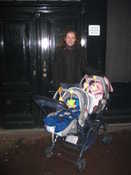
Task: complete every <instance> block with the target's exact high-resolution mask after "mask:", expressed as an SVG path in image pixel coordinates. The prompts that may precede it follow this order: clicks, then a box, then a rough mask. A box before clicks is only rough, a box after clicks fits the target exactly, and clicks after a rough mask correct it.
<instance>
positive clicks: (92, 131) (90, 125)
mask: <svg viewBox="0 0 131 175" xmlns="http://www.w3.org/2000/svg"><path fill="white" fill-rule="evenodd" d="M105 110H107V107H106V106H105ZM103 112H104V110H103V111H101V112H100V113H98V114H96V113H93V114H89V115H88V118H87V119H86V121H85V125H84V127H81V126H80V124H79V122H78V119H77V130H78V137H79V138H81V141H80V143H78V144H72V143H69V142H66V141H65V137H62V138H61V137H59V136H58V135H56V134H55V133H52V135H51V139H52V143H51V145H49V146H48V147H47V148H46V150H45V156H46V157H47V158H51V157H52V156H53V155H54V153H55V147H56V144H57V142H58V141H59V142H61V143H63V142H64V143H65V142H66V146H67V148H68V147H69V148H71V150H72V149H73V150H76V149H77V150H78V151H79V154H78V155H77V159H76V160H75V161H74V160H72V162H73V163H74V164H75V165H76V166H77V168H78V170H79V171H80V172H82V171H83V170H84V169H85V167H86V160H85V158H84V154H85V153H86V152H87V151H88V149H89V148H90V147H91V145H92V144H94V143H95V141H96V138H97V136H99V134H100V129H102V130H103V138H102V143H104V144H109V143H111V141H112V138H111V136H110V135H109V134H108V132H107V124H106V123H105V121H104V119H103ZM85 131H86V132H85Z"/></svg>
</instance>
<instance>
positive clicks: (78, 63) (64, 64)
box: [52, 45, 87, 83]
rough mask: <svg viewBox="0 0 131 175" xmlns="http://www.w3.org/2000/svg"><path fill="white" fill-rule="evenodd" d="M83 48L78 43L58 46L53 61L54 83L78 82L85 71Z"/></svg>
mask: <svg viewBox="0 0 131 175" xmlns="http://www.w3.org/2000/svg"><path fill="white" fill-rule="evenodd" d="M84 52H85V50H84V48H82V47H81V46H80V45H75V46H73V47H69V48H68V47H66V46H65V47H59V48H57V49H56V53H55V59H54V62H53V69H52V70H53V72H52V76H53V81H54V82H56V83H78V82H79V81H80V80H81V78H82V76H83V75H84V74H85V73H86V72H85V71H86V65H87V63H86V59H85V53H84Z"/></svg>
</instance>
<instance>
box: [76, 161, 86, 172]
mask: <svg viewBox="0 0 131 175" xmlns="http://www.w3.org/2000/svg"><path fill="white" fill-rule="evenodd" d="M76 164H77V168H78V170H79V171H80V172H82V171H83V170H84V169H85V167H86V160H85V159H79V160H77V163H76Z"/></svg>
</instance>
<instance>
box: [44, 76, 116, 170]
mask: <svg viewBox="0 0 131 175" xmlns="http://www.w3.org/2000/svg"><path fill="white" fill-rule="evenodd" d="M112 91H113V88H112V86H111V84H110V82H109V80H108V79H107V78H106V77H100V76H96V75H93V76H88V75H85V76H84V77H83V78H82V80H81V82H80V85H79V87H76V86H73V87H69V88H62V87H60V88H59V89H58V90H57V91H56V93H55V94H54V96H53V98H54V99H56V100H58V101H59V105H58V107H57V110H56V112H52V113H50V114H48V115H47V116H45V117H44V119H43V121H44V126H45V129H46V130H47V131H48V132H49V133H51V136H52V144H51V146H49V147H48V148H47V149H46V151H45V153H46V156H47V157H51V156H52V155H53V151H54V148H55V145H56V142H57V140H58V141H62V142H63V141H64V142H65V143H68V144H70V145H73V146H74V147H77V148H78V149H79V150H80V153H79V157H78V159H77V161H76V165H77V167H78V169H79V170H80V171H81V170H83V169H84V168H85V165H86V162H85V159H84V158H83V154H84V153H85V152H86V151H87V150H88V149H89V148H90V146H91V145H92V144H93V143H94V141H95V139H96V136H97V135H98V132H99V129H100V128H101V127H103V129H104V131H106V128H105V122H104V120H103V116H102V112H103V111H104V109H105V107H106V104H107V100H108V99H109V92H112Z"/></svg>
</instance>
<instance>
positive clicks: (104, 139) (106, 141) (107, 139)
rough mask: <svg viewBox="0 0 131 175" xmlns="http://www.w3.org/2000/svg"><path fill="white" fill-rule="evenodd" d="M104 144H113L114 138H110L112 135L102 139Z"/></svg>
mask: <svg viewBox="0 0 131 175" xmlns="http://www.w3.org/2000/svg"><path fill="white" fill-rule="evenodd" d="M102 143H103V144H111V143H112V136H110V135H105V136H104V137H103V138H102Z"/></svg>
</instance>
